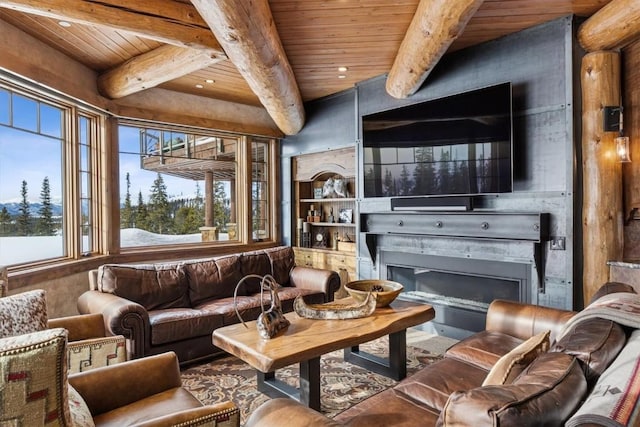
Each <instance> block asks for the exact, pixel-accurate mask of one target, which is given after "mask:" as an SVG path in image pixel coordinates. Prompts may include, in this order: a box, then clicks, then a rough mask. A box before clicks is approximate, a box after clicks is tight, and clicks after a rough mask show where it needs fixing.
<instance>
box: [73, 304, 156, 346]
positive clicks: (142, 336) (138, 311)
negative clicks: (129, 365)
mask: <svg viewBox="0 0 640 427" xmlns="http://www.w3.org/2000/svg"><path fill="white" fill-rule="evenodd" d="M78 311H79V312H80V313H100V314H102V316H103V318H104V327H105V331H106V333H107V334H108V335H122V336H124V337H125V338H127V339H129V340H131V344H132V346H131V349H130V351H131V353H132V357H133V358H138V357H143V356H144V355H145V346H146V343H147V341H148V340H149V339H150V338H149V337H150V334H151V325H150V324H149V313H147V310H146V309H145V308H144V307H143V306H141V305H140V304H138V303H135V302H133V301H129V300H128V299H125V298H121V297H119V296H117V295H113V294H108V293H104V292H100V291H86V292H84V293H83V294H82V295H80V297H79V298H78Z"/></svg>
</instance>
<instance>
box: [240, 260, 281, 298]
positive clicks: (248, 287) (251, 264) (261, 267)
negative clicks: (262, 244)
mask: <svg viewBox="0 0 640 427" xmlns="http://www.w3.org/2000/svg"><path fill="white" fill-rule="evenodd" d="M240 265H241V270H242V277H243V278H244V277H246V276H248V275H250V274H252V275H257V276H260V277H259V278H258V277H248V278H247V279H246V280H244V281H243V282H242V285H241V286H240V288H239V289H238V295H251V294H255V293H257V292H260V283H261V282H262V278H263V277H264V276H266V275H267V274H269V275H270V274H271V263H270V262H269V257H268V256H267V254H265V253H264V251H253V252H245V253H243V254H241V255H240ZM274 279H275V277H274ZM276 281H277V279H276Z"/></svg>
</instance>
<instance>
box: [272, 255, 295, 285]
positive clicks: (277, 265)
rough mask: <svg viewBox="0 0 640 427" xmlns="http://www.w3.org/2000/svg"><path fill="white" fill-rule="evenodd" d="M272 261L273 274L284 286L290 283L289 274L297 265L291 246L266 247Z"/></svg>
mask: <svg viewBox="0 0 640 427" xmlns="http://www.w3.org/2000/svg"><path fill="white" fill-rule="evenodd" d="M264 253H265V254H267V256H268V257H269V262H270V263H271V275H272V276H273V278H274V279H276V282H278V283H279V284H280V285H282V286H287V285H289V274H290V273H291V269H293V267H294V266H295V265H296V259H295V254H294V252H293V248H292V247H290V246H279V247H277V248H270V249H265V251H264Z"/></svg>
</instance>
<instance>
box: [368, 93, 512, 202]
mask: <svg viewBox="0 0 640 427" xmlns="http://www.w3.org/2000/svg"><path fill="white" fill-rule="evenodd" d="M511 99H512V95H511V83H503V84H499V85H495V86H491V87H486V88H482V89H478V90H473V91H469V92H464V93H460V94H456V95H452V96H447V97H445V98H438V99H433V100H429V101H425V102H421V103H418V104H413V105H409V106H404V107H400V108H396V109H393V110H387V111H382V112H379V113H375V114H369V115H365V116H362V135H363V138H362V146H363V152H364V156H363V157H364V167H363V175H364V197H402V196H412V197H415V196H450V195H478V194H491V193H505V192H511V191H512V188H513V172H512V165H513V142H512V141H513V139H512V134H513V131H512V104H511Z"/></svg>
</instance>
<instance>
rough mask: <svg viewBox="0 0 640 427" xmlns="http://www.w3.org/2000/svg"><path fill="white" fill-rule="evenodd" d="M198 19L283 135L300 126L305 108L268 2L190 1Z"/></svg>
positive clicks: (259, 0) (301, 125)
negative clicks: (201, 19) (205, 26)
mask: <svg viewBox="0 0 640 427" xmlns="http://www.w3.org/2000/svg"><path fill="white" fill-rule="evenodd" d="M192 3H193V5H194V6H195V7H196V9H197V10H198V12H200V15H201V16H202V18H203V19H204V20H205V21H206V22H207V24H209V28H211V31H213V33H214V34H215V36H216V38H217V39H218V41H219V42H220V44H221V45H222V47H223V48H224V50H225V52H226V53H227V55H228V56H229V59H230V60H231V62H233V63H234V64H235V66H236V67H237V68H238V71H239V72H240V74H242V76H243V77H244V78H245V80H246V81H247V83H248V84H249V86H250V87H251V90H252V91H253V92H254V93H255V94H256V95H257V96H258V98H259V99H260V102H261V103H262V105H263V106H264V107H265V109H266V110H267V112H268V113H269V115H270V116H271V117H272V118H273V120H274V122H275V123H276V125H277V126H278V127H279V128H280V130H282V131H283V132H284V133H285V134H287V135H294V134H296V133H298V132H299V131H300V129H302V127H303V126H304V121H305V112H304V106H303V104H302V97H301V96H300V90H299V89H298V85H297V83H296V80H295V77H294V75H293V71H292V69H291V65H290V64H289V61H288V59H287V56H286V55H285V52H284V49H283V47H282V43H281V42H280V37H279V36H278V31H277V29H276V27H275V24H274V21H273V16H272V15H271V9H270V8H269V3H268V1H267V0H258V1H253V2H250V3H249V6H250V7H249V6H247V3H244V2H243V3H238V2H237V1H236V0H192Z"/></svg>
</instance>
